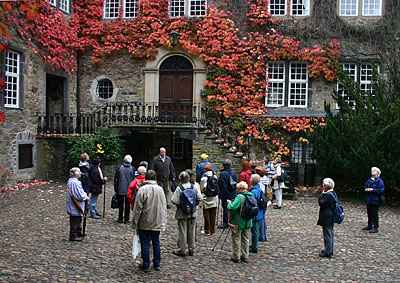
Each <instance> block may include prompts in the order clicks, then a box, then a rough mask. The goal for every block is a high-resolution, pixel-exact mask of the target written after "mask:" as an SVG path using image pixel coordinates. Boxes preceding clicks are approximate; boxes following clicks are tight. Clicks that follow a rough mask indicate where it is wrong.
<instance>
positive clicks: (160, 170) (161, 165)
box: [152, 147, 175, 209]
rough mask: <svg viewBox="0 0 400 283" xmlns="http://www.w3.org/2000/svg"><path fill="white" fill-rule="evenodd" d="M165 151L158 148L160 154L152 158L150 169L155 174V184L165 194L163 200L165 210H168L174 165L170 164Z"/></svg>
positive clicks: (173, 177) (173, 178) (162, 148)
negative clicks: (165, 203) (165, 206)
mask: <svg viewBox="0 0 400 283" xmlns="http://www.w3.org/2000/svg"><path fill="white" fill-rule="evenodd" d="M166 153H167V151H166V150H165V148H164V147H161V148H160V154H159V155H158V156H156V157H154V160H153V164H152V169H153V170H154V171H155V172H156V174H157V183H158V185H160V186H161V187H162V188H163V190H164V194H165V198H166V200H167V208H168V209H170V208H171V205H170V195H171V190H170V186H171V183H170V181H171V180H172V181H173V180H175V169H174V165H173V164H172V161H171V158H170V157H169V156H167V155H166Z"/></svg>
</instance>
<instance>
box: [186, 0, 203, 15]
mask: <svg viewBox="0 0 400 283" xmlns="http://www.w3.org/2000/svg"><path fill="white" fill-rule="evenodd" d="M206 3H207V2H206V1H205V0H191V1H190V16H192V17H199V16H205V15H206V8H207V7H206Z"/></svg>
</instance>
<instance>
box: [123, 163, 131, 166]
mask: <svg viewBox="0 0 400 283" xmlns="http://www.w3.org/2000/svg"><path fill="white" fill-rule="evenodd" d="M122 166H124V167H130V166H131V164H130V163H129V162H124V163H123V164H122Z"/></svg>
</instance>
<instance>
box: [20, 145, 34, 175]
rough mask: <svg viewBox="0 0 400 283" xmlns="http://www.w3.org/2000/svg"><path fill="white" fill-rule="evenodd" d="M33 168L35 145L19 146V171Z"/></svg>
mask: <svg viewBox="0 0 400 283" xmlns="http://www.w3.org/2000/svg"><path fill="white" fill-rule="evenodd" d="M32 167H33V144H18V169H25V168H32Z"/></svg>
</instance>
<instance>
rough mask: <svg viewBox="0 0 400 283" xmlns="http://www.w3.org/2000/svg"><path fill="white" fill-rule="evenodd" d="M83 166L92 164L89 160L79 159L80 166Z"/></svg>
mask: <svg viewBox="0 0 400 283" xmlns="http://www.w3.org/2000/svg"><path fill="white" fill-rule="evenodd" d="M82 166H86V167H89V166H90V164H89V162H87V161H79V167H82Z"/></svg>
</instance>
